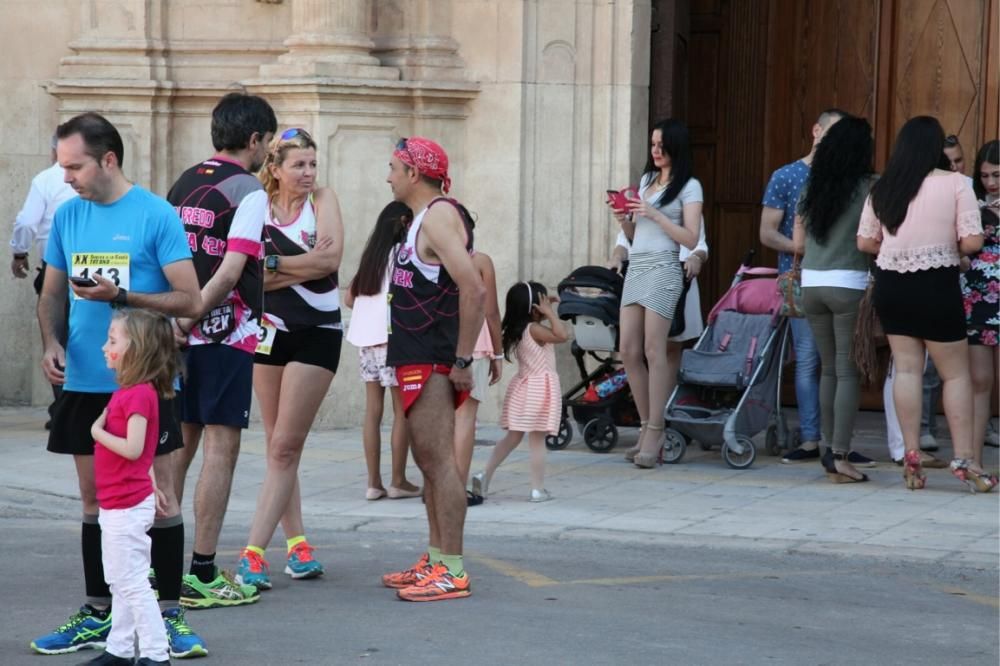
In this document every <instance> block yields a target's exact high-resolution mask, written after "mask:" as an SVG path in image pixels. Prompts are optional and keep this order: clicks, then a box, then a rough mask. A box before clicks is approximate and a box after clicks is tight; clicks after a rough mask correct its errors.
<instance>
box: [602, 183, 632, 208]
mask: <svg viewBox="0 0 1000 666" xmlns="http://www.w3.org/2000/svg"><path fill="white" fill-rule="evenodd" d="M638 198H639V193H638V192H637V191H636V188H635V186H634V185H629V186H628V187H623V188H622V189H621V190H618V191H615V190H608V202H609V203H610V204H611V206H612V207H613V208H614V209H615V210H620V211H622V212H625V211H627V210H628V200H629V199H638Z"/></svg>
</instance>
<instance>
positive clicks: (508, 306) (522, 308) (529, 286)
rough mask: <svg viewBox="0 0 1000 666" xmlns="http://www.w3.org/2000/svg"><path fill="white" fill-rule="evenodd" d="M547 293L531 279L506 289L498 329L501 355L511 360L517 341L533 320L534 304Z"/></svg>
mask: <svg viewBox="0 0 1000 666" xmlns="http://www.w3.org/2000/svg"><path fill="white" fill-rule="evenodd" d="M548 293H549V292H548V291H546V289H545V286H544V285H541V284H539V283H537V282H533V281H528V282H518V283H517V284H515V285H514V286H513V287H511V288H510V289H508V290H507V302H506V303H505V304H504V313H503V321H502V322H500V330H501V331H502V333H503V336H502V339H503V355H504V358H506V359H507V360H508V361H509V360H511V355H512V354H513V353H514V348H515V347H517V343H518V342H520V341H521V336H523V335H524V329H526V328H528V324H530V323H531V322H533V321H534V320H535V311H534V306H535V305H537V304H538V303H540V302H541V297H542V296H547V295H548Z"/></svg>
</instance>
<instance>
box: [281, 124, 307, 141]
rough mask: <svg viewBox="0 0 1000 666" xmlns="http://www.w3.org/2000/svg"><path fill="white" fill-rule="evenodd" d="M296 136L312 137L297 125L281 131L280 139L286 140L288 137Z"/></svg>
mask: <svg viewBox="0 0 1000 666" xmlns="http://www.w3.org/2000/svg"><path fill="white" fill-rule="evenodd" d="M297 136H303V137H305V138H307V139H311V138H312V137H310V136H309V132H307V131H305V130H304V129H301V128H299V127H289V128H288V129H286V130H285V131H284V132H282V133H281V140H282V141H288V140H289V139H294V138H295V137H297Z"/></svg>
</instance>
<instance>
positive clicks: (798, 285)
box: [777, 254, 806, 317]
mask: <svg viewBox="0 0 1000 666" xmlns="http://www.w3.org/2000/svg"><path fill="white" fill-rule="evenodd" d="M777 284H778V293H779V294H781V309H780V311H779V314H780V315H781V316H782V317H805V316H806V313H805V312H804V311H803V310H802V267H801V266H800V265H799V255H797V254H796V255H795V256H794V258H793V259H792V267H791V268H789V269H788V270H787V271H785V272H784V273H781V274H780V275H778V279H777Z"/></svg>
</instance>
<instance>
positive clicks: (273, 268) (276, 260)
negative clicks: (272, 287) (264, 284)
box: [264, 254, 281, 273]
mask: <svg viewBox="0 0 1000 666" xmlns="http://www.w3.org/2000/svg"><path fill="white" fill-rule="evenodd" d="M280 263H281V258H280V257H279V256H278V255H276V254H269V255H267V256H266V257H264V270H266V271H267V272H268V273H277V272H278V265H279V264H280Z"/></svg>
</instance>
